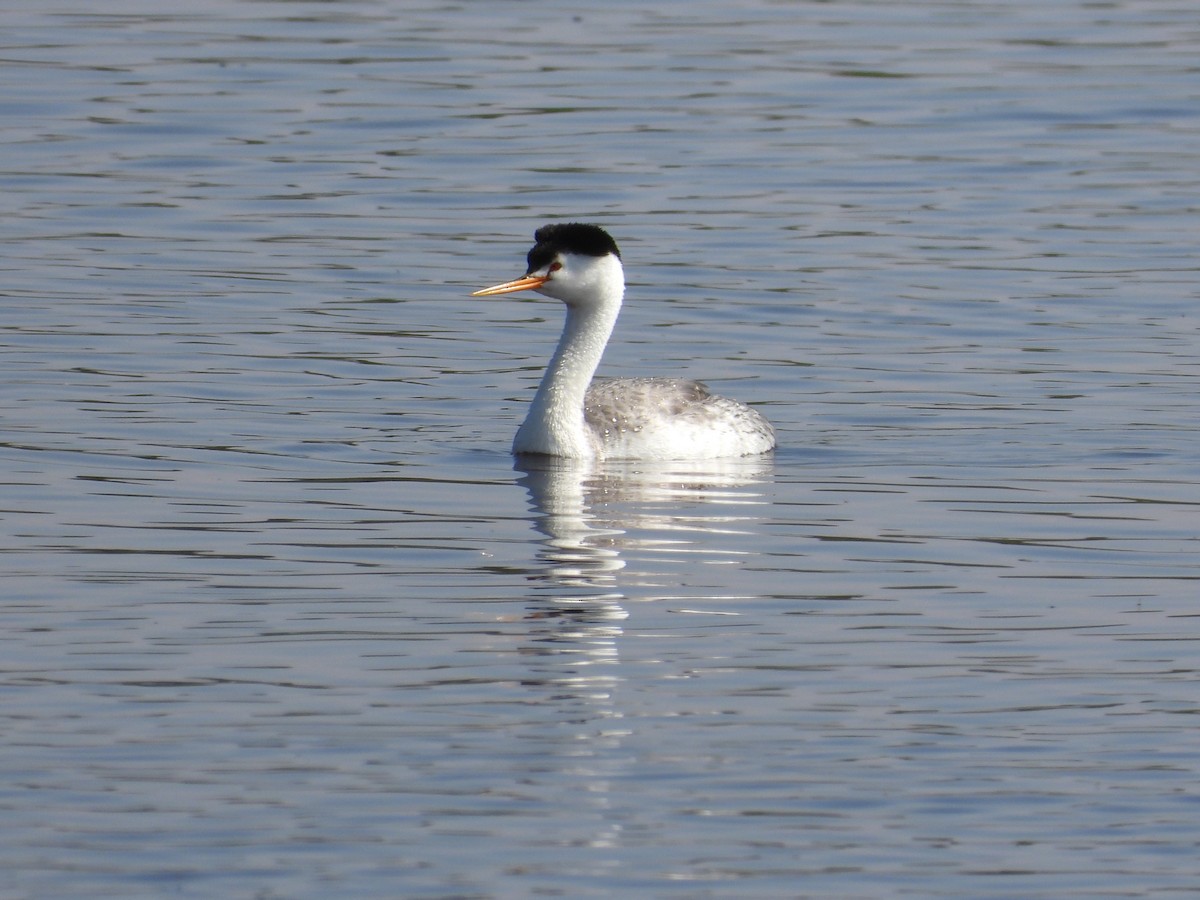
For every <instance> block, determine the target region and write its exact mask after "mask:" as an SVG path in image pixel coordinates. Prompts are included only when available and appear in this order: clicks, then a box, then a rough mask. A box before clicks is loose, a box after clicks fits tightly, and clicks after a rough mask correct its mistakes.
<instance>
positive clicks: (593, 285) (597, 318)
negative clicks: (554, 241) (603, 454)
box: [513, 257, 625, 459]
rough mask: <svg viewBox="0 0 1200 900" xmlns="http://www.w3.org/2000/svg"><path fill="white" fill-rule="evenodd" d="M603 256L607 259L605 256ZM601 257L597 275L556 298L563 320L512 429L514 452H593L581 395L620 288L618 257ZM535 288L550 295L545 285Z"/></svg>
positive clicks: (601, 347) (602, 344) (575, 455)
mask: <svg viewBox="0 0 1200 900" xmlns="http://www.w3.org/2000/svg"><path fill="white" fill-rule="evenodd" d="M608 260H611V263H612V264H611V265H609V264H607V263H606V262H605V261H608ZM601 263H605V264H604V265H603V266H602V270H601V271H600V272H599V273H597V274H598V277H596V278H595V279H588V280H589V284H587V285H586V289H583V290H580V291H579V292H575V291H572V292H571V296H569V297H561V298H560V299H563V301H564V302H565V303H566V306H567V321H566V324H565V325H564V326H563V332H562V337H560V338H559V340H558V347H557V348H555V350H554V356H553V357H551V359H550V364H549V365H548V366H547V367H546V374H545V375H543V376H542V383H541V384H540V385H539V386H538V389H537V393H536V394H535V395H534V398H533V402H532V403H531V404H530V406H529V413H528V415H527V416H526V417H525V421H524V422H523V423H522V425H521V427H520V428H519V429H518V430H517V436H516V439H515V440H514V441H513V452H515V453H542V454H547V455H551V456H562V457H569V458H574V459H586V458H589V457H592V456H594V455H595V447H594V446H593V439H592V436H591V434H590V432H589V431H588V429H587V425H586V423H585V422H584V418H583V405H584V397H585V396H586V394H587V389H588V386H589V385H590V384H591V383H592V376H593V375H595V374H596V368H597V367H598V366H599V365H600V358H601V357H602V356H603V355H604V347H605V345H607V344H608V338H609V335H611V334H612V330H613V326H614V325H615V324H616V322H617V313H619V312H620V311H621V299H622V297H623V296H624V293H625V283H624V278H623V275H622V272H621V264H620V262H619V261H618V260H617V259H616V258H615V257H604V258H603V259H602V260H601ZM597 265H600V263H597ZM541 293H545V294H550V296H554V294H552V293H551V291H550V290H543V291H541ZM555 293H558V292H557V291H556V292H555Z"/></svg>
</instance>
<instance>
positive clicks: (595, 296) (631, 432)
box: [472, 222, 775, 460]
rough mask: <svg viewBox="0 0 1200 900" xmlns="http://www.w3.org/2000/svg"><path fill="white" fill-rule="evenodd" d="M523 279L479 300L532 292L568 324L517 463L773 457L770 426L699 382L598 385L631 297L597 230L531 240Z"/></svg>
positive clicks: (570, 227) (520, 433)
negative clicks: (523, 459) (560, 307)
mask: <svg viewBox="0 0 1200 900" xmlns="http://www.w3.org/2000/svg"><path fill="white" fill-rule="evenodd" d="M534 241H535V243H534V246H533V248H532V249H531V250H530V251H529V254H528V256H527V258H526V262H527V267H526V271H525V275H524V276H523V277H521V278H517V279H515V280H513V281H506V282H504V283H503V284H496V285H493V286H492V287H488V288H483V289H482V290H478V291H474V292H473V293H472V296H474V297H490V296H495V295H498V294H511V293H514V292H516V291H525V290H532V291H536V292H537V293H539V294H542V295H544V296H546V297H552V298H554V299H556V300H561V301H562V302H563V304H565V305H566V310H567V315H566V323H565V325H564V326H563V331H562V336H561V337H560V338H559V341H558V346H557V347H556V348H555V350H554V354H553V356H552V357H551V358H550V363H549V365H548V366H547V367H546V371H545V374H544V375H543V376H542V381H541V384H540V385H539V386H538V389H537V393H536V394H535V395H534V398H533V401H532V403H531V404H530V406H529V412H528V414H527V415H526V417H525V421H524V422H523V423H522V424H521V427H520V428H519V429H518V430H517V434H516V437H515V438H514V440H513V445H512V450H513V453H514V454H516V455H517V456H525V455H539V456H549V457H560V458H565V459H579V460H597V459H620V460H673V459H674V460H685V459H718V458H729V457H739V456H751V455H758V454H763V453H767V452H770V451H771V450H773V449H774V448H775V429H774V428H772V426H771V423H770V422H768V421H767V419H766V418H765V417H764V416H763V415H762V414H761V413H759V412H758V411H757V410H755V409H752V408H751V407H749V406H747V405H746V404H744V403H740V402H738V401H736V400H730V399H728V398H725V397H719V396H717V395H715V394H713V393H712V392H710V391H709V389H708V387H707V386H706V385H704V384H703V383H701V382H699V381H691V380H688V379H684V378H673V377H666V378H663V377H637V378H614V379H597V380H593V376H594V375H595V373H596V369H597V367H598V366H599V364H600V359H601V357H602V356H603V355H604V348H605V347H606V346H607V344H608V339H609V337H610V336H611V334H612V331H613V326H614V325H615V324H616V321H617V314H618V313H619V312H620V310H621V301H622V299H623V298H624V295H625V271H624V268H623V267H622V264H621V251H620V250H619V249H618V248H617V244H616V241H614V240H613V238H612V236H611V235H609V234H608V232H607V231H605V230H604V229H603V228H601V227H600V226H598V225H591V224H585V223H582V222H561V223H553V224H550V225H545V226H543V227H541V228H539V229H537V231H535V232H534Z"/></svg>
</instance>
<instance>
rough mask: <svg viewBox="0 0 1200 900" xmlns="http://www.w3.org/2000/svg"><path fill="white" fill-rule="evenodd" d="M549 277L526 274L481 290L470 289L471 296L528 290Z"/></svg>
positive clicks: (486, 295)
mask: <svg viewBox="0 0 1200 900" xmlns="http://www.w3.org/2000/svg"><path fill="white" fill-rule="evenodd" d="M548 280H549V279H548V278H546V276H544V275H526V276H525V277H524V278H518V279H517V280H516V281H506V282H504V284H493V285H492V286H491V287H489V288H484V289H483V290H481V291H472V292H471V296H472V297H491V296H493V295H494V294H511V293H513V292H514V291H529V290H534V289H536V288H540V287H541V286H542V285H543V284H545V283H546V282H547V281H548Z"/></svg>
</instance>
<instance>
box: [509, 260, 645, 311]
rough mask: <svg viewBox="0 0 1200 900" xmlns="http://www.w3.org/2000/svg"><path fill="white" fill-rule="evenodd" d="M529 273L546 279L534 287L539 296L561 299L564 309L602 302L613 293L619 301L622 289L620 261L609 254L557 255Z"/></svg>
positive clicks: (622, 277)
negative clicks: (537, 286) (539, 285)
mask: <svg viewBox="0 0 1200 900" xmlns="http://www.w3.org/2000/svg"><path fill="white" fill-rule="evenodd" d="M529 274H530V275H540V276H543V277H545V278H546V282H545V283H544V284H543V285H542V286H541V287H539V288H536V290H537V292H538V293H539V294H543V295H545V296H547V297H553V298H554V299H555V300H561V301H562V302H563V303H566V304H567V305H568V306H587V305H589V304H596V303H602V302H605V301H607V300H610V299H611V297H612V296H613V295H614V293H615V294H616V295H617V297H618V299H619V297H620V292H621V291H622V290H623V288H624V286H625V274H624V271H623V270H622V268H621V261H620V260H619V259H618V258H617V257H615V256H613V255H612V254H609V255H607V256H585V255H581V254H575V253H559V254H556V255H555V257H554V260H553V262H551V263H550V264H549V265H547V266H544V267H542V268H541V269H539V270H538V271H536V272H530V273H529Z"/></svg>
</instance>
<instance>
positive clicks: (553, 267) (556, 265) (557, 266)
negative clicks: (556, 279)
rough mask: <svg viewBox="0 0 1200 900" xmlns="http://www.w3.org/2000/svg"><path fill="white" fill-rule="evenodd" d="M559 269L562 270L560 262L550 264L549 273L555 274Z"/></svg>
mask: <svg viewBox="0 0 1200 900" xmlns="http://www.w3.org/2000/svg"><path fill="white" fill-rule="evenodd" d="M561 268H562V263H560V262H552V263H550V271H551V272H557V271H558V270H559V269H561Z"/></svg>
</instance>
